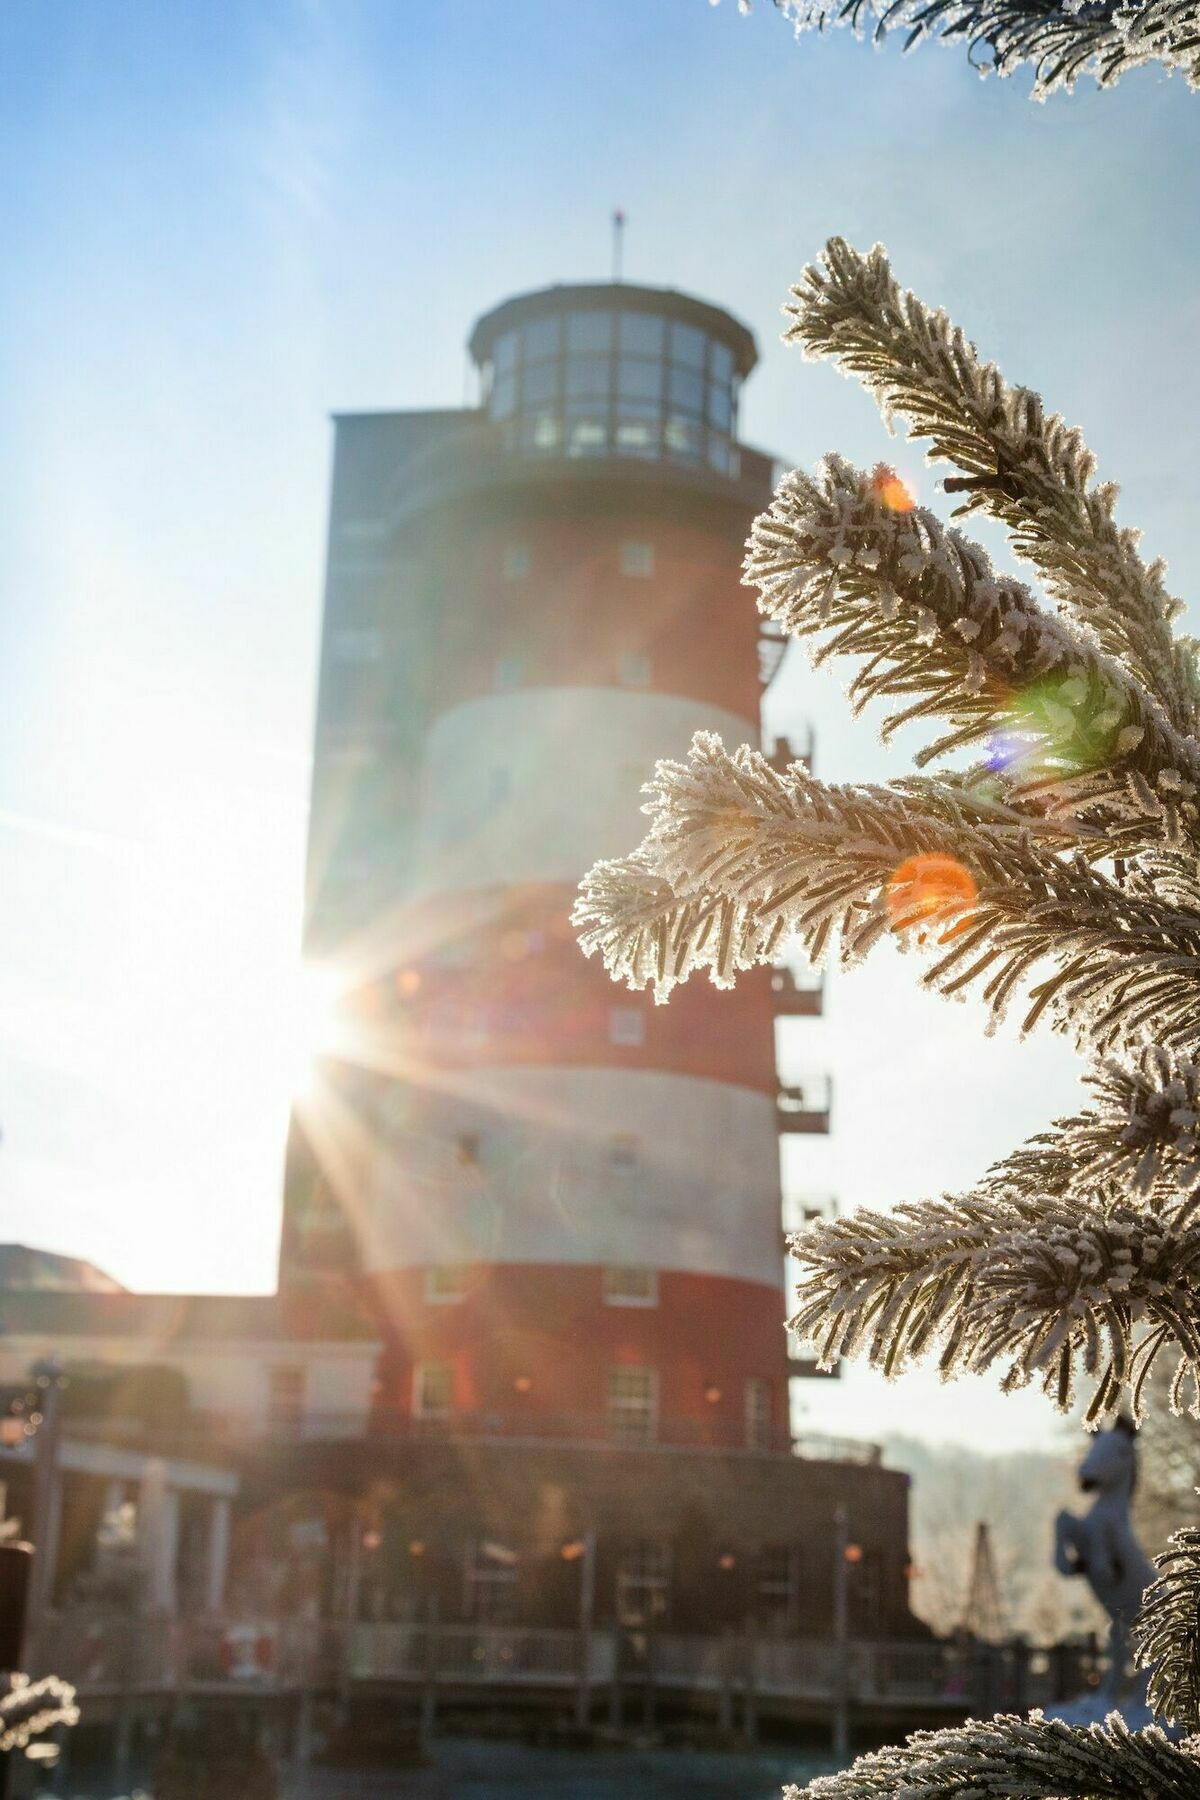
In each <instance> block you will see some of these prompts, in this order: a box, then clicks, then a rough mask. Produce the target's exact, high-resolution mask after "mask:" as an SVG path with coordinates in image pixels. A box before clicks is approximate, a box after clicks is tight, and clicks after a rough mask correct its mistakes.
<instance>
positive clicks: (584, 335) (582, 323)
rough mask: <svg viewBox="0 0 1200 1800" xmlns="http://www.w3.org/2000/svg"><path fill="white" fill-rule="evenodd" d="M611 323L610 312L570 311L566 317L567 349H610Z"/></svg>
mask: <svg viewBox="0 0 1200 1800" xmlns="http://www.w3.org/2000/svg"><path fill="white" fill-rule="evenodd" d="M612 325H613V321H612V314H611V313H606V312H579V313H571V314H570V315H569V317H568V319H567V349H568V350H608V349H610V348H611V347H612Z"/></svg>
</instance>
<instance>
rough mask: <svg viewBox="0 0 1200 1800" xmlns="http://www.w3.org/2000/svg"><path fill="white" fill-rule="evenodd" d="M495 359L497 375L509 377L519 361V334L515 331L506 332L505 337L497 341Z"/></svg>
mask: <svg viewBox="0 0 1200 1800" xmlns="http://www.w3.org/2000/svg"><path fill="white" fill-rule="evenodd" d="M493 359H494V361H495V364H496V373H497V375H507V373H508V371H509V370H510V369H511V368H512V367H513V365H514V364H515V362H516V360H517V334H516V332H515V331H506V332H505V333H504V336H503V337H498V338H497V339H496V348H495V350H494V352H493Z"/></svg>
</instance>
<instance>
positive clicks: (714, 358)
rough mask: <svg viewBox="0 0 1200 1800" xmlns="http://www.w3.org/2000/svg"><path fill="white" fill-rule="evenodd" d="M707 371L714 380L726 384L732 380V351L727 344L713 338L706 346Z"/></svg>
mask: <svg viewBox="0 0 1200 1800" xmlns="http://www.w3.org/2000/svg"><path fill="white" fill-rule="evenodd" d="M708 372H709V374H710V375H711V376H712V378H713V380H714V381H723V382H725V383H726V385H728V383H729V382H731V381H732V380H733V351H732V350H731V349H730V348H729V345H728V344H720V343H718V342H717V340H716V339H715V338H714V339H713V340H712V342H711V343H710V344H709V347H708Z"/></svg>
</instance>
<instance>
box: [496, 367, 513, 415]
mask: <svg viewBox="0 0 1200 1800" xmlns="http://www.w3.org/2000/svg"><path fill="white" fill-rule="evenodd" d="M516 400H517V378H516V376H515V375H498V376H497V377H496V383H495V386H494V387H493V388H492V417H493V418H495V419H507V418H508V415H509V414H510V413H511V412H512V409H513V407H514V406H515V405H516Z"/></svg>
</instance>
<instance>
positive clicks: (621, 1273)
mask: <svg viewBox="0 0 1200 1800" xmlns="http://www.w3.org/2000/svg"><path fill="white" fill-rule="evenodd" d="M604 1303H605V1305H606V1306H657V1305H658V1271H657V1269H642V1268H626V1269H616V1268H613V1269H605V1271H604Z"/></svg>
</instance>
